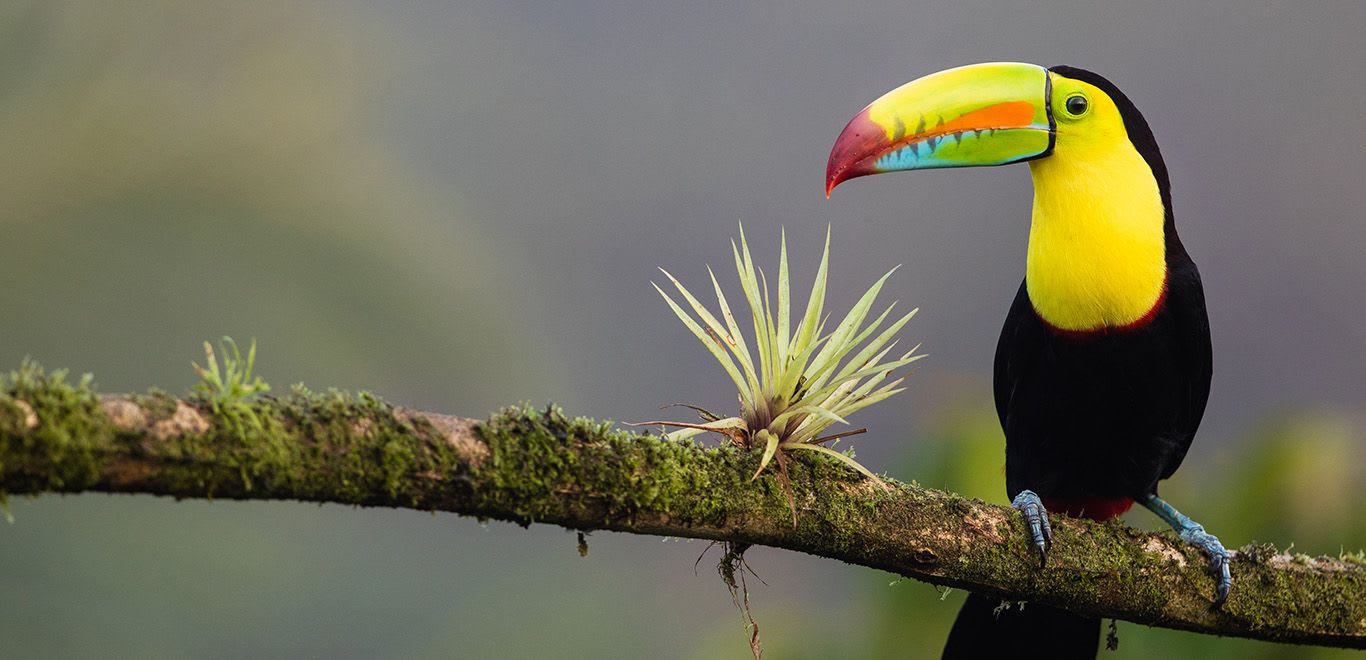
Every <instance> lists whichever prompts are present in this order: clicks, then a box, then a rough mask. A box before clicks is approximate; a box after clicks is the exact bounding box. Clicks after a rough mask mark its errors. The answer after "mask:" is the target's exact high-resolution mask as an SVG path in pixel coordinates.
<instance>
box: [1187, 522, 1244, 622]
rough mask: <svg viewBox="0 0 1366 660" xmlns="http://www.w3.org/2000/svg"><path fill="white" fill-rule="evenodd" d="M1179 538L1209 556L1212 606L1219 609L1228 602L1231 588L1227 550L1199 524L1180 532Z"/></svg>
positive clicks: (1231, 580)
mask: <svg viewBox="0 0 1366 660" xmlns="http://www.w3.org/2000/svg"><path fill="white" fill-rule="evenodd" d="M1179 533H1180V535H1181V538H1183V539H1185V540H1186V542H1187V543H1189V544H1191V545H1193V546H1195V547H1197V548H1200V549H1201V550H1204V551H1205V554H1206V555H1209V572H1210V573H1211V574H1212V575H1214V579H1215V582H1216V584H1215V587H1214V606H1215V607H1219V606H1220V605H1223V604H1224V601H1226V600H1228V592H1229V588H1231V587H1232V586H1233V577H1232V576H1231V575H1229V571H1228V550H1225V549H1224V544H1223V543H1220V542H1219V539H1218V537H1216V536H1215V535H1213V534H1210V533H1209V532H1206V531H1205V528H1204V527H1202V526H1201V525H1200V524H1199V523H1196V524H1195V525H1194V526H1192V527H1190V528H1188V529H1184V530H1180V531H1179Z"/></svg>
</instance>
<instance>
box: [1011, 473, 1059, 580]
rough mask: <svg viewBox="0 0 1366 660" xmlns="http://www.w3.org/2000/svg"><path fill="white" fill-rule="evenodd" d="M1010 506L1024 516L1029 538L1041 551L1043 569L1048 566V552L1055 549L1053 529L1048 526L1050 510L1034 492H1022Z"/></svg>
mask: <svg viewBox="0 0 1366 660" xmlns="http://www.w3.org/2000/svg"><path fill="white" fill-rule="evenodd" d="M1010 505H1011V506H1013V507H1015V508H1016V509H1019V510H1020V513H1021V514H1023V515H1024V518H1025V524H1026V525H1028V527H1029V536H1030V538H1031V539H1032V540H1033V541H1034V547H1035V548H1038V550H1039V568H1043V567H1044V566H1046V565H1047V564H1048V550H1049V549H1050V548H1052V547H1053V527H1052V526H1050V525H1049V524H1048V509H1045V508H1044V506H1043V500H1041V499H1039V496H1038V495H1037V494H1035V493H1034V491H1032V490H1023V491H1020V494H1019V495H1016V496H1015V499H1014V500H1013V501H1012V502H1011V503H1010Z"/></svg>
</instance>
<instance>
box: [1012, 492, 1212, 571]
mask: <svg viewBox="0 0 1366 660" xmlns="http://www.w3.org/2000/svg"><path fill="white" fill-rule="evenodd" d="M1010 505H1011V506H1013V507H1015V508H1016V509H1019V510H1020V513H1022V514H1024V518H1025V523H1026V524H1028V525H1029V536H1030V538H1031V539H1033V541H1034V547H1036V548H1038V549H1039V568H1043V567H1044V566H1046V565H1047V564H1048V550H1049V549H1050V548H1052V547H1053V528H1052V527H1051V526H1050V525H1049V524H1048V509H1045V508H1044V506H1043V500H1041V499H1039V496H1038V495H1037V494H1035V493H1034V491H1032V490H1022V491H1020V494H1019V495H1016V496H1015V499H1014V501H1012V502H1011V503H1010ZM1210 538H1213V537H1210ZM1218 542H1219V541H1218V540H1217V539H1216V540H1215V543H1218ZM1221 548H1222V546H1221Z"/></svg>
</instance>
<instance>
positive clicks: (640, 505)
mask: <svg viewBox="0 0 1366 660" xmlns="http://www.w3.org/2000/svg"><path fill="white" fill-rule="evenodd" d="M479 434H480V437H481V438H482V439H483V440H484V442H485V443H487V445H488V447H489V450H490V455H489V457H488V458H487V459H486V460H484V461H483V464H482V465H481V466H480V467H479V468H478V478H479V481H480V482H481V483H484V484H486V485H487V488H485V489H481V491H480V492H479V493H477V494H476V497H477V498H478V499H479V500H480V501H479V503H478V504H477V506H478V507H479V508H485V507H487V508H489V509H492V510H498V511H502V512H504V513H506V514H507V515H508V516H509V517H510V518H512V519H514V520H516V521H518V522H521V523H523V524H526V523H530V522H535V521H538V520H546V519H550V518H558V517H561V516H560V515H558V514H562V513H564V512H565V511H567V510H571V509H576V508H577V509H587V510H590V511H593V512H595V513H596V514H597V515H600V516H601V517H602V520H603V522H604V523H605V524H608V525H609V526H610V523H612V522H613V521H622V520H626V519H628V518H630V517H631V516H633V515H635V514H636V513H638V512H640V511H643V510H649V511H653V512H664V513H666V514H667V515H669V516H670V518H671V519H674V520H679V521H689V522H692V523H697V524H708V525H722V524H724V523H725V517H726V515H727V514H728V513H733V512H735V510H736V497H735V494H736V493H737V492H741V491H742V490H745V491H751V490H752V489H758V490H759V491H760V492H762V493H763V494H764V497H763V498H761V501H762V503H763V505H762V506H763V507H765V508H766V509H767V511H766V512H765V513H767V514H774V513H779V514H780V515H781V514H785V512H786V511H787V503H786V499H785V496H784V495H783V494H782V493H781V491H780V490H779V488H778V487H777V484H776V479H775V478H774V477H772V476H770V475H765V476H761V477H760V478H759V479H758V480H756V482H755V483H753V484H750V483H749V475H751V474H753V473H754V470H755V468H756V467H757V466H758V459H759V452H757V451H754V452H751V451H744V450H740V449H736V448H733V447H718V448H710V449H701V450H699V447H698V445H696V444H693V443H691V442H675V441H668V440H664V439H662V438H659V437H655V436H650V435H636V434H630V433H625V432H622V431H617V430H613V429H612V428H611V424H610V423H603V422H595V421H593V420H590V419H585V418H569V417H566V416H565V415H564V413H563V412H562V411H561V410H560V409H559V408H557V407H554V406H551V407H549V408H546V409H545V410H542V411H538V410H534V409H532V408H530V407H525V406H524V407H512V408H507V409H504V410H502V411H500V412H499V413H497V414H495V415H494V416H493V417H492V418H491V419H490V420H489V421H488V422H487V423H485V424H482V425H480V426H479ZM830 462H833V461H830ZM797 478H798V477H797V475H796V474H794V480H796V479H797ZM585 486H587V488H589V489H590V490H584V488H585Z"/></svg>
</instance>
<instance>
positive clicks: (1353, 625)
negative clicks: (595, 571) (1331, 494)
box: [0, 365, 1366, 648]
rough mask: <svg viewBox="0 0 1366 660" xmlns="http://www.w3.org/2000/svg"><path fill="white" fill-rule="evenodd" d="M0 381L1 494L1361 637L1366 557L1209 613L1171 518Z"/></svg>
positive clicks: (629, 442)
mask: <svg viewBox="0 0 1366 660" xmlns="http://www.w3.org/2000/svg"><path fill="white" fill-rule="evenodd" d="M3 389H4V391H3V392H0V492H9V493H22V494H38V493H47V492H68V493H70V492H81V491H104V492H116V493H152V494H156V495H171V496H174V497H177V498H184V497H196V498H199V497H204V498H228V499H263V500H264V499H295V500H305V501H314V502H336V503H341V504H353V505H361V506H389V507H404V508H413V509H423V510H438V511H450V512H454V513H459V514H463V515H470V516H477V517H479V518H481V519H498V520H508V521H513V522H517V523H519V524H523V525H526V524H530V523H532V522H538V523H551V524H556V525H563V526H565V527H568V528H571V529H577V530H598V529H606V530H613V531H619V532H631V533H635V534H659V535H667V536H678V537H692V538H702V539H713V540H722V541H734V542H737V543H746V544H761V545H768V546H773V547H778V548H786V549H789V550H797V551H800V552H806V553H810V554H813V555H818V556H822V557H829V558H833V559H838V560H841V561H845V562H849V563H852V564H859V565H862V566H868V567H872V568H878V569H882V570H886V571H890V572H893V573H897V574H900V575H904V576H907V577H911V578H915V579H918V580H923V581H926V582H931V583H934V584H940V585H948V586H952V587H959V588H963V589H968V590H971V591H977V592H984V593H988V594H993V595H997V596H1000V597H1002V598H1003V599H1009V600H1027V601H1031V602H1041V603H1047V604H1049V605H1054V606H1059V607H1063V608H1066V609H1068V610H1071V611H1074V612H1078V613H1082V614H1087V615H1091V616H1096V617H1113V618H1118V619H1124V620H1127V621H1133V622H1136V623H1142V624H1147V625H1152V626H1160V627H1166V628H1176V629H1181V630H1190V631H1195V632H1201V633H1209V634H1217V635H1230V636H1238V637H1250V638H1255V639H1265V640H1274V641H1280V642H1290V643H1298V644H1319V645H1325V646H1342V647H1352V648H1366V566H1364V565H1362V564H1361V563H1359V562H1358V561H1355V560H1351V559H1333V558H1327V557H1321V558H1318V559H1309V560H1305V559H1303V558H1302V557H1301V558H1299V559H1296V558H1292V557H1290V556H1289V555H1285V554H1276V552H1275V549H1274V548H1270V547H1266V548H1255V547H1248V548H1244V549H1243V550H1241V551H1240V552H1237V553H1236V556H1235V557H1234V560H1233V574H1234V588H1233V594H1232V596H1231V597H1230V598H1229V601H1228V603H1227V604H1226V605H1225V606H1224V607H1223V608H1222V609H1220V610H1213V609H1211V607H1210V602H1211V595H1212V594H1213V592H1214V583H1213V581H1212V580H1211V578H1210V577H1209V576H1208V575H1207V574H1206V572H1205V570H1204V567H1205V558H1204V557H1203V556H1202V555H1201V554H1200V553H1199V552H1198V551H1197V550H1195V549H1193V548H1190V547H1188V546H1186V545H1185V544H1183V543H1182V542H1180V541H1179V539H1177V538H1176V537H1175V536H1174V535H1172V534H1170V533H1163V534H1154V533H1145V532H1140V531H1137V530H1134V529H1131V528H1127V527H1124V526H1122V525H1120V524H1119V523H1117V522H1111V523H1103V524H1102V523H1092V522H1090V521H1086V520H1078V519H1073V518H1057V519H1056V522H1055V523H1054V527H1053V529H1054V534H1055V536H1054V545H1053V549H1052V552H1051V554H1050V556H1049V564H1048V567H1047V568H1046V569H1044V570H1039V569H1038V566H1037V563H1036V562H1037V558H1036V556H1035V555H1033V554H1032V553H1031V550H1030V548H1029V547H1027V544H1026V543H1025V541H1024V539H1025V531H1024V528H1023V525H1022V524H1021V522H1020V520H1019V516H1018V515H1016V514H1015V512H1014V511H1013V510H1011V509H1009V508H1005V507H1001V506H996V505H992V504H986V503H983V502H980V501H977V500H968V499H965V498H962V497H958V496H955V495H951V494H948V493H944V492H940V491H936V490H931V489H927V488H922V487H919V486H916V485H908V484H904V483H898V482H895V481H891V480H889V483H890V484H891V486H892V490H891V492H884V491H883V490H882V489H880V488H877V487H874V486H873V485H872V484H871V483H870V482H868V481H866V480H864V479H861V478H859V477H858V476H857V475H856V474H854V473H853V472H852V471H851V470H849V469H847V468H846V467H844V466H842V465H840V464H839V463H838V462H836V461H833V460H830V459H827V458H825V457H822V456H803V457H802V458H801V459H798V460H793V461H792V462H791V463H790V465H789V467H790V475H791V481H792V486H793V489H794V490H795V492H796V495H797V508H798V518H797V524H796V525H795V526H794V525H793V524H792V519H791V514H790V512H789V509H788V503H787V499H786V496H785V495H784V493H783V491H782V489H781V487H780V486H779V484H778V483H777V482H776V480H775V478H774V477H772V476H770V475H769V474H765V475H764V476H761V477H760V478H759V479H757V480H754V481H751V480H750V479H749V475H751V474H753V472H754V469H755V467H756V466H757V465H758V460H759V456H758V452H746V451H742V450H738V449H734V448H728V447H722V448H707V447H702V446H700V445H695V444H690V443H676V442H667V441H664V440H662V439H660V438H658V437H653V436H648V435H633V434H627V433H623V432H619V431H612V430H610V429H609V428H608V425H606V424H598V423H595V422H592V421H590V420H585V419H569V418H566V417H565V416H563V415H562V414H561V413H559V412H558V411H556V410H553V409H552V410H548V411H545V412H540V413H537V412H533V411H530V410H524V409H508V410H505V411H503V412H501V413H499V414H498V415H496V416H494V417H493V418H492V419H490V420H488V421H482V422H481V421H475V420H470V419H465V418H460V417H452V416H448V415H439V414H432V413H420V412H414V411H409V410H404V409H398V408H393V407H390V406H388V405H387V404H384V403H382V402H380V401H378V400H377V399H375V398H373V397H370V396H368V395H365V394H362V395H359V396H350V395H346V394H342V393H336V392H330V393H325V394H315V393H311V392H307V391H305V390H303V389H302V388H296V390H295V391H294V393H292V394H291V395H289V396H286V397H281V398H273V397H261V398H256V399H252V400H249V401H248V400H241V399H225V400H211V399H178V398H175V397H171V396H169V395H166V394H160V393H153V394H149V395H137V396H106V397H103V398H101V397H99V396H98V395H97V394H95V393H94V392H93V391H92V389H91V388H90V386H89V384H88V383H87V382H82V383H80V384H75V385H73V384H68V383H65V382H63V381H62V379H61V377H60V374H54V375H51V376H49V375H44V374H42V372H41V371H40V370H38V369H37V368H36V367H32V366H31V365H28V366H26V367H25V368H24V369H21V371H19V372H16V373H15V374H13V375H12V377H11V379H10V382H9V383H7V386H6V387H5V388H3Z"/></svg>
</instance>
